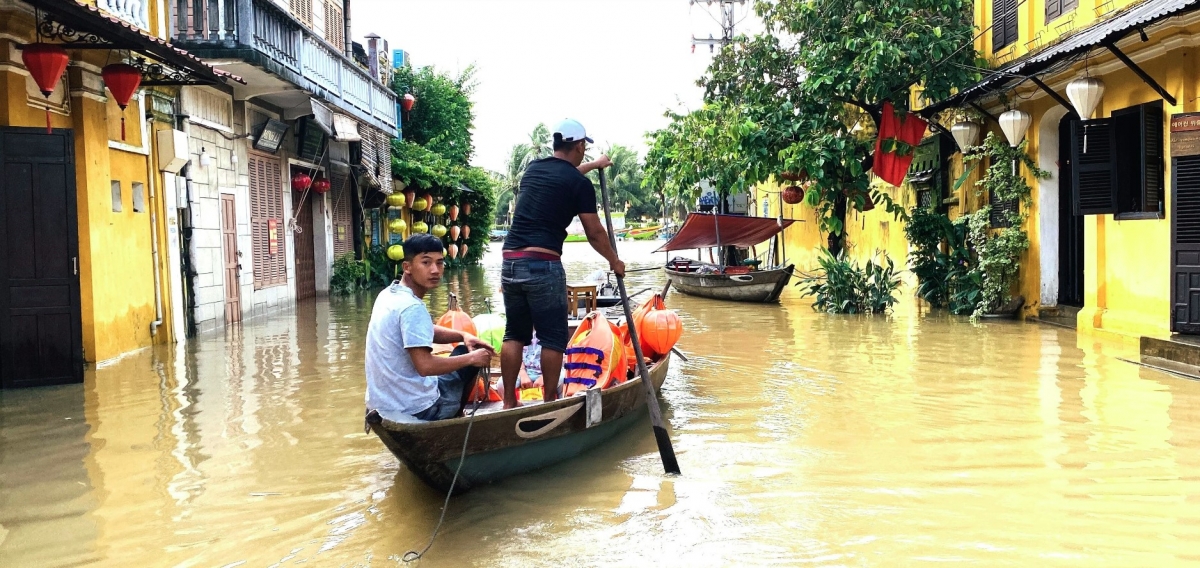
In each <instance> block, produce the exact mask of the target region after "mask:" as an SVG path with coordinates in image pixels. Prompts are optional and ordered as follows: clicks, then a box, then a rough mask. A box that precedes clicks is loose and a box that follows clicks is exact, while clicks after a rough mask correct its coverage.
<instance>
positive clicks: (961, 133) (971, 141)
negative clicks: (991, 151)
mask: <svg viewBox="0 0 1200 568" xmlns="http://www.w3.org/2000/svg"><path fill="white" fill-rule="evenodd" d="M950 135H951V136H954V141H955V142H956V143H958V149H959V150H961V151H962V152H966V151H967V149H968V148H970V147H972V146H974V145H975V143H976V142H977V141H979V125H978V124H975V123H974V122H970V121H966V120H964V121H962V122H959V123H956V124H955V125H954V126H951V127H950Z"/></svg>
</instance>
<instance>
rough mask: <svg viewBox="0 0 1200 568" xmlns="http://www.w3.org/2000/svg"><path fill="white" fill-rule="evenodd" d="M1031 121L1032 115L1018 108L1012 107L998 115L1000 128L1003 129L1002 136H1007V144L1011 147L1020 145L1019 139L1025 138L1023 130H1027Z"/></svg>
mask: <svg viewBox="0 0 1200 568" xmlns="http://www.w3.org/2000/svg"><path fill="white" fill-rule="evenodd" d="M1032 122H1033V117H1031V116H1029V113H1027V112H1025V111H1023V110H1020V109H1015V108H1014V109H1012V110H1009V111H1005V112H1004V114H1002V115H1000V129H1001V130H1003V131H1004V137H1005V138H1008V145H1009V146H1012V147H1013V148H1016V147H1017V146H1020V145H1021V141H1022V140H1024V139H1025V131H1027V130H1029V125H1030V123H1032Z"/></svg>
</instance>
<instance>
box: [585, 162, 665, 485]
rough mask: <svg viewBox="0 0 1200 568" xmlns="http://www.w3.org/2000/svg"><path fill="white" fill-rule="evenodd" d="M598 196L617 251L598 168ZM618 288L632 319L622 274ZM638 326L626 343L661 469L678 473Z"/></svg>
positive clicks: (628, 318)
mask: <svg viewBox="0 0 1200 568" xmlns="http://www.w3.org/2000/svg"><path fill="white" fill-rule="evenodd" d="M600 196H601V198H602V199H603V200H604V221H605V222H606V223H607V224H608V240H609V244H611V245H612V248H613V252H616V251H617V236H616V234H615V233H613V224H612V213H611V212H609V208H608V181H606V180H605V178H604V170H603V169H601V170H600ZM617 290H618V291H620V293H621V305H622V306H624V308H625V321H627V322H632V321H633V310H632V309H631V308H630V307H629V294H628V293H627V292H625V277H624V276H617ZM636 328H637V326H635V325H633V324H632V323H631V324H630V325H629V342H630V343H632V344H633V352H634V354H636V355H637V364H638V374H639V375H641V377H642V386H644V387H645V388H646V406H647V408H649V410H650V426H651V427H652V428H653V430H654V440H655V441H656V442H658V455H659V457H660V458H662V464H663V469H664V470H666V472H667V473H676V474H677V473H679V462H678V461H677V460H676V459H675V448H674V446H672V445H671V435H670V434H668V433H667V427H666V426H664V425H663V419H662V409H660V408H659V407H658V397H657V396H656V395H655V394H654V385H653V384H650V371H649V370H647V369H646V360H645V359H644V358H643V356H642V344H641V342H640V341H638V336H637V329H636Z"/></svg>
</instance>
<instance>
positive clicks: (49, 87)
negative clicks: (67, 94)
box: [21, 43, 70, 134]
mask: <svg viewBox="0 0 1200 568" xmlns="http://www.w3.org/2000/svg"><path fill="white" fill-rule="evenodd" d="M69 59H70V58H69V57H67V50H65V49H63V47H62V46H61V45H56V44H53V43H31V44H29V45H26V46H25V47H24V48H23V49H21V61H22V62H23V63H25V68H26V69H28V70H29V76H30V77H33V81H34V82H35V83H37V86H38V89H39V90H41V91H42V94H43V95H45V96H46V98H47V99H49V98H50V95H51V94H53V93H54V88H55V87H56V86H57V85H58V80H59V79H61V78H62V74H63V71H66V70H67V61H68V60H69ZM49 133H50V107H49V106H47V107H46V134H49Z"/></svg>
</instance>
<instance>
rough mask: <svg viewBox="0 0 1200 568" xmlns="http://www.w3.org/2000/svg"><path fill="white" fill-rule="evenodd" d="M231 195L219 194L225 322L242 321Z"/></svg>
mask: <svg viewBox="0 0 1200 568" xmlns="http://www.w3.org/2000/svg"><path fill="white" fill-rule="evenodd" d="M236 203H237V202H236V201H234V199H233V196H232V195H229V194H227V193H223V194H221V243H222V245H223V248H224V252H225V324H226V325H228V324H231V323H237V322H240V321H242V300H241V298H242V295H241V279H240V277H239V276H240V273H241V271H242V260H241V256H240V254H239V253H238V244H237V208H236Z"/></svg>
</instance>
